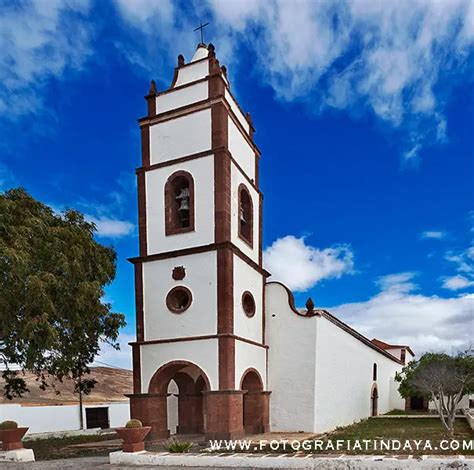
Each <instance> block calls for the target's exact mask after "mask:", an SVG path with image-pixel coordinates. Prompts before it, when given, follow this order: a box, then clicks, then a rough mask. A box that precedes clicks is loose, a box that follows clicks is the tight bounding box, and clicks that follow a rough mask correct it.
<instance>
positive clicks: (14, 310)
mask: <svg viewBox="0 0 474 470" xmlns="http://www.w3.org/2000/svg"><path fill="white" fill-rule="evenodd" d="M95 231H96V228H95V226H94V224H92V223H89V222H87V221H86V220H85V219H84V216H83V215H82V214H81V213H80V212H77V211H75V210H66V211H65V212H64V213H63V214H57V213H55V212H53V210H52V209H51V208H49V207H48V206H46V205H44V204H42V203H41V202H39V201H37V200H35V199H34V198H33V197H31V196H30V195H29V194H28V193H27V192H26V191H25V190H23V189H12V190H10V191H7V192H5V193H3V194H0V364H1V365H2V366H3V369H4V371H3V372H2V376H3V378H4V379H5V383H6V385H5V392H4V393H5V395H6V396H7V397H8V398H12V397H14V396H21V395H22V394H23V393H25V392H26V391H27V388H26V384H25V381H24V380H23V378H22V374H21V371H22V370H31V371H33V372H35V374H36V376H37V378H38V381H39V383H40V387H41V388H42V389H44V388H45V387H46V386H48V385H51V384H52V382H54V380H62V379H64V378H66V377H68V378H70V379H73V381H74V383H75V389H76V390H75V391H76V393H79V392H82V393H85V394H87V393H89V392H90V390H91V389H92V388H93V386H94V381H93V380H91V379H88V378H87V374H88V373H89V372H90V370H89V367H88V365H89V364H91V363H92V361H93V360H94V358H95V356H96V355H97V354H98V352H99V349H100V343H101V341H104V342H107V343H109V344H111V345H112V346H113V347H114V348H116V349H118V348H119V346H118V343H117V338H118V334H119V330H120V328H122V327H123V326H124V325H125V320H124V316H123V315H122V314H120V313H114V312H112V311H111V305H110V304H108V303H106V302H104V301H103V297H104V288H105V286H107V285H108V284H110V283H111V282H112V280H113V279H114V277H115V270H116V259H117V255H116V253H115V250H114V249H113V248H111V247H105V246H102V245H100V244H99V243H97V242H96V241H95V240H94V233H95ZM18 369H20V370H18Z"/></svg>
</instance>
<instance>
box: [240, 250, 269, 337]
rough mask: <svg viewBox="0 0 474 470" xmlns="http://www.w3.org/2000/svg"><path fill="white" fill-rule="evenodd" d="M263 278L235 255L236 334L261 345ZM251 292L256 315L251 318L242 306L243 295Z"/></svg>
mask: <svg viewBox="0 0 474 470" xmlns="http://www.w3.org/2000/svg"><path fill="white" fill-rule="evenodd" d="M262 289H263V276H262V275H261V274H260V273H259V272H258V271H256V270H255V269H253V268H252V267H251V266H249V265H248V264H247V263H246V262H245V261H243V260H242V259H241V258H239V257H238V256H236V255H234V333H235V334H236V335H237V336H242V337H244V338H247V339H251V340H253V341H256V342H259V343H261V342H262V341H263V339H262V334H263V332H262V329H263V328H262V313H263V305H262V304H263V298H262V296H263V290H262ZM245 291H249V292H250V293H251V294H252V295H253V298H254V300H255V306H256V310H255V315H254V316H253V317H251V318H249V317H248V316H247V315H246V314H245V312H244V309H243V306H242V294H243V293H244V292H245Z"/></svg>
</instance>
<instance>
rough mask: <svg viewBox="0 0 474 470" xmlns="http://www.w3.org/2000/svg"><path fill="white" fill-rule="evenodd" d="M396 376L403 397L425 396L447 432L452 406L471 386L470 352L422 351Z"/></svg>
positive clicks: (450, 431)
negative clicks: (421, 353)
mask: <svg viewBox="0 0 474 470" xmlns="http://www.w3.org/2000/svg"><path fill="white" fill-rule="evenodd" d="M396 380H397V381H398V382H400V387H399V391H400V393H401V395H402V396H403V397H407V396H412V395H417V396H420V395H421V396H425V397H429V398H430V399H431V400H432V401H433V402H434V404H435V406H436V409H437V410H438V412H439V416H440V419H441V422H442V423H443V426H444V428H445V429H446V431H447V432H448V434H449V435H450V436H452V435H453V434H454V422H455V419H456V410H457V409H458V405H459V403H460V402H461V400H462V398H463V397H464V396H465V395H467V394H469V393H470V392H472V391H473V390H474V358H473V357H472V355H470V354H467V353H465V354H460V355H458V356H455V357H453V356H448V355H447V354H436V353H426V354H424V355H423V356H422V357H421V358H420V359H419V360H418V361H412V362H410V363H409V364H408V365H407V366H405V367H404V368H403V369H402V371H401V373H399V374H397V377H396Z"/></svg>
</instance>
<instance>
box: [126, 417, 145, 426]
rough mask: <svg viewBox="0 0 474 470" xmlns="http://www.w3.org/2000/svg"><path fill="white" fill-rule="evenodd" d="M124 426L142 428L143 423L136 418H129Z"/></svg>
mask: <svg viewBox="0 0 474 470" xmlns="http://www.w3.org/2000/svg"><path fill="white" fill-rule="evenodd" d="M125 427H126V428H142V427H143V424H142V422H141V421H139V420H138V419H131V420H130V421H127V424H126V425H125Z"/></svg>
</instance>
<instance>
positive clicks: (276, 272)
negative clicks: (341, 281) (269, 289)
mask: <svg viewBox="0 0 474 470" xmlns="http://www.w3.org/2000/svg"><path fill="white" fill-rule="evenodd" d="M264 263H265V268H266V269H268V271H269V272H270V273H271V274H272V279H274V280H277V281H281V282H283V283H285V284H286V285H287V286H288V287H289V288H290V289H293V290H295V291H306V290H308V289H310V288H311V287H313V286H314V285H316V284H317V283H318V282H320V281H321V280H323V279H330V278H339V277H341V276H342V275H343V274H348V273H351V272H352V271H353V267H354V255H353V253H352V250H351V249H350V247H349V246H348V245H337V246H333V247H330V248H324V249H319V248H315V247H313V246H310V245H307V244H306V242H305V238H304V237H301V238H296V237H294V236H293V235H287V236H286V237H283V238H279V239H278V240H276V241H275V242H274V243H273V244H272V245H271V246H269V247H268V248H267V249H266V250H265V252H264Z"/></svg>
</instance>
